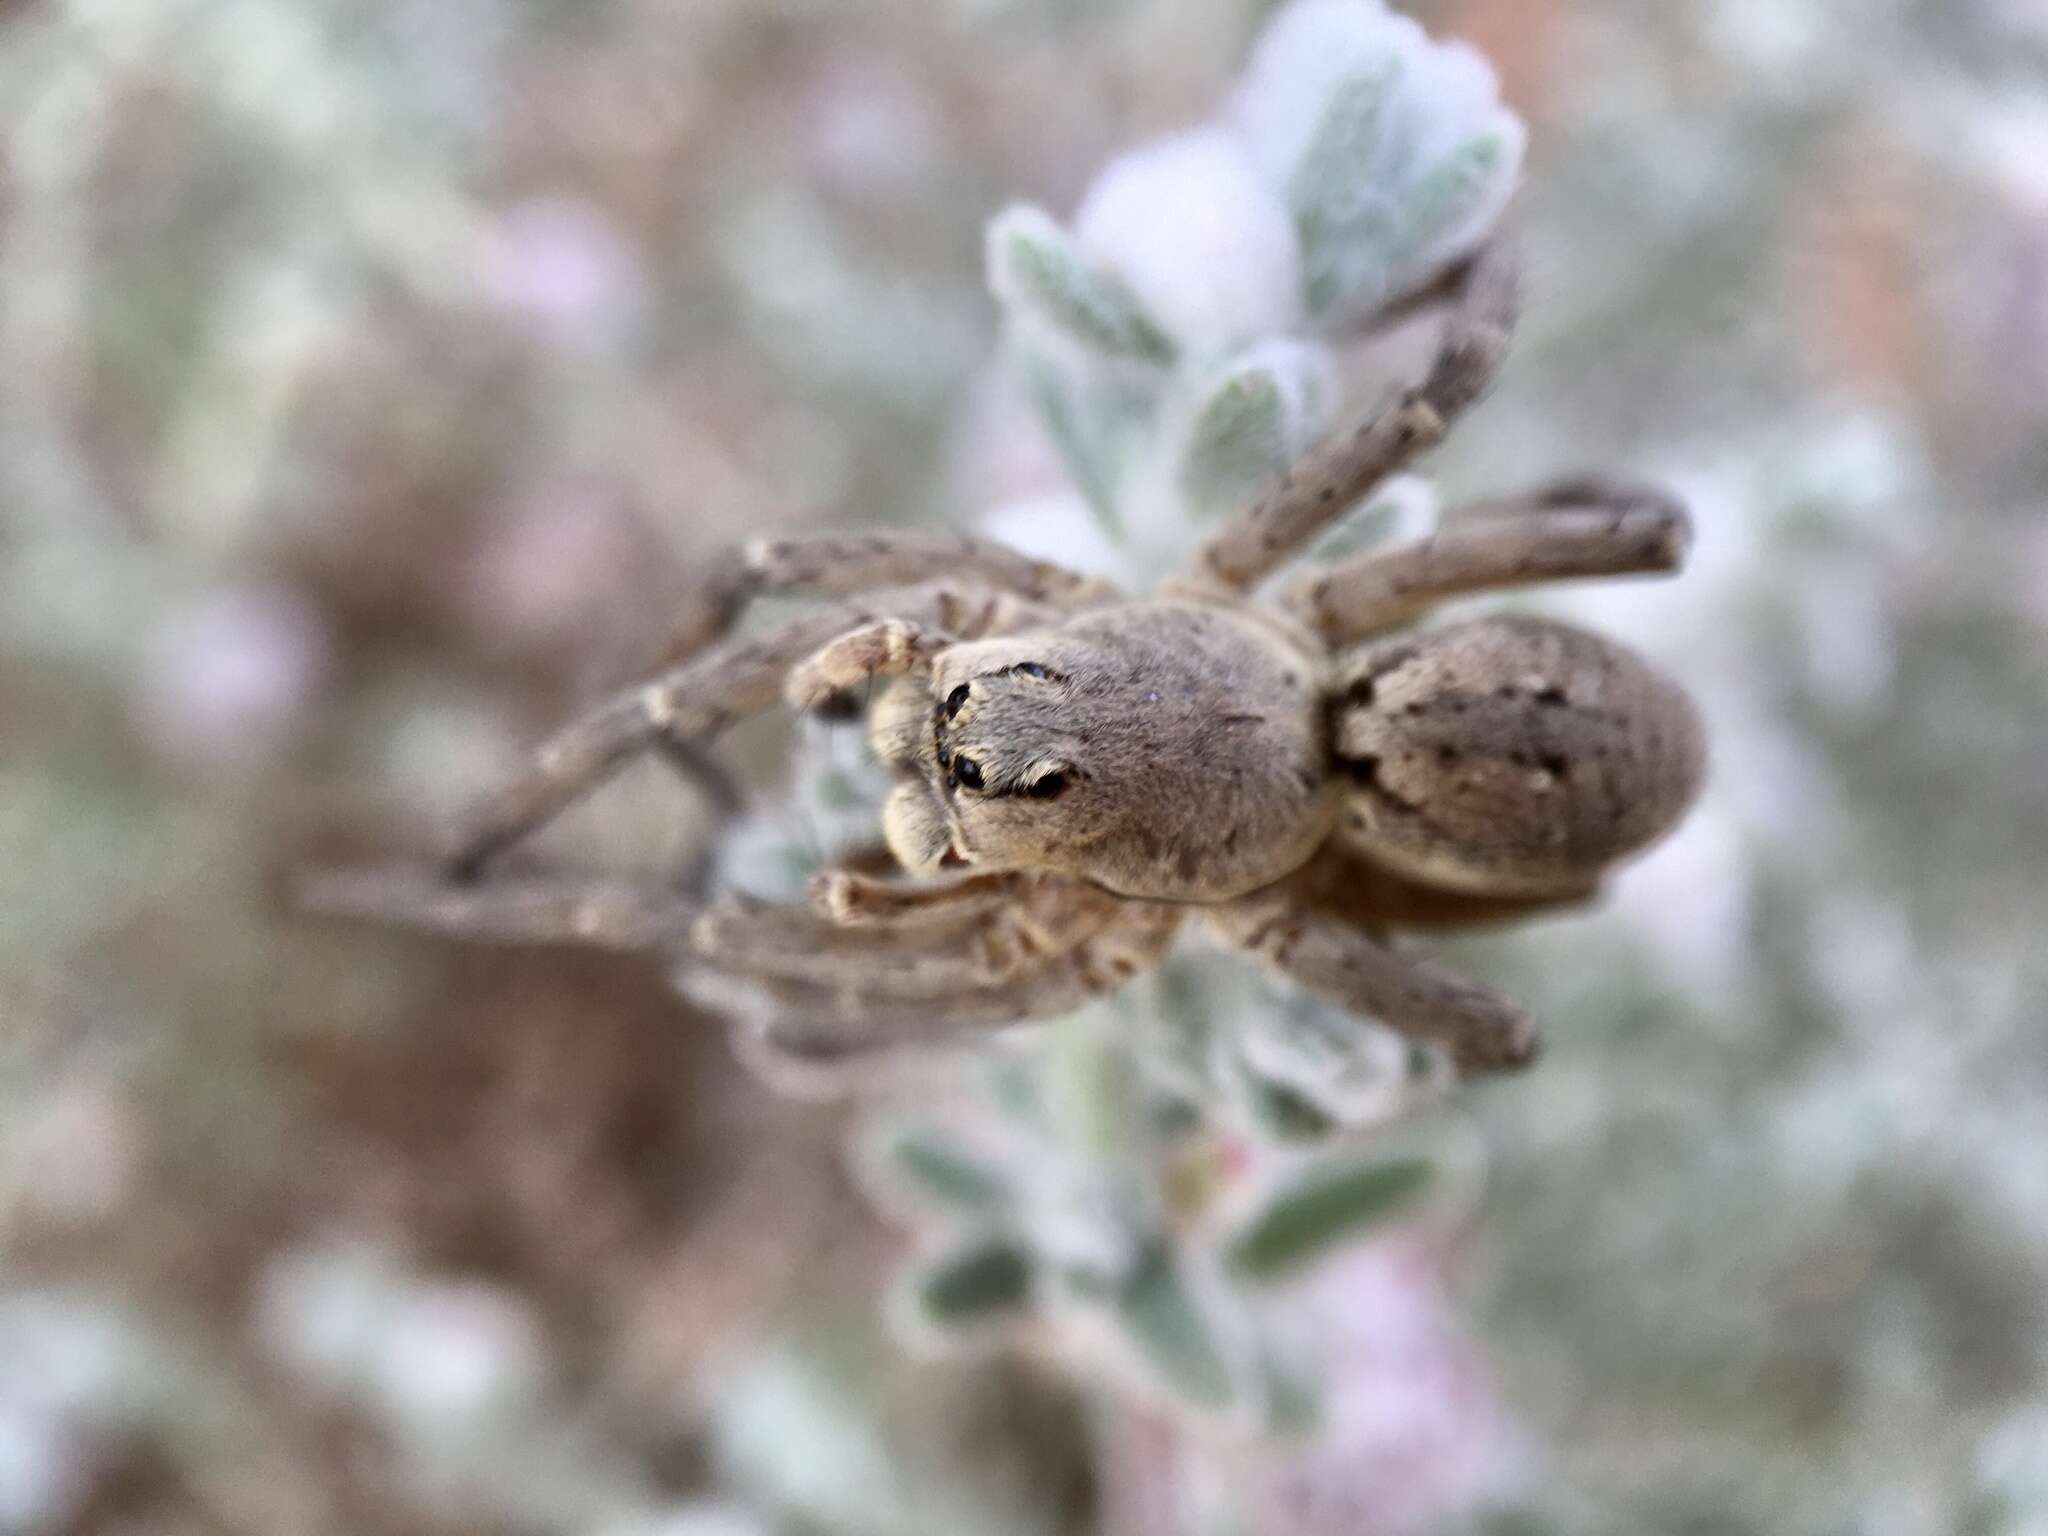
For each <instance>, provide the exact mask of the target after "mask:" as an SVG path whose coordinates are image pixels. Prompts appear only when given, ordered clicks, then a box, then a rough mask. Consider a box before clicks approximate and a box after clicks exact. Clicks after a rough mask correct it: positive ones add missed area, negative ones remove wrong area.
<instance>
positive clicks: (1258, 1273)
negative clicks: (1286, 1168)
mask: <svg viewBox="0 0 2048 1536" xmlns="http://www.w3.org/2000/svg"><path fill="white" fill-rule="evenodd" d="M1434 1177H1435V1168H1434V1166H1433V1165H1432V1164H1431V1163H1430V1162H1428V1161H1427V1160H1426V1159H1424V1158H1419V1157H1408V1158H1396V1159H1391V1160H1384V1161H1376V1162H1370V1163H1362V1164H1352V1165H1350V1166H1347V1167H1340V1168H1323V1169H1319V1170H1318V1171H1316V1172H1314V1173H1311V1174H1309V1175H1307V1176H1305V1177H1304V1178H1302V1179H1300V1180H1299V1181H1297V1182H1296V1183H1294V1184H1292V1185H1290V1186H1288V1187H1287V1188H1285V1189H1283V1190H1281V1191H1280V1192H1279V1193H1278V1194H1277V1195H1275V1196H1274V1197H1273V1199H1271V1200H1269V1201H1268V1202H1267V1204H1266V1206H1265V1209H1264V1210H1262V1211H1261V1212H1260V1213H1259V1214H1258V1216H1257V1217H1256V1218H1254V1219H1253V1220H1252V1221H1251V1223H1250V1224H1249V1225H1247V1226H1246V1227H1245V1228H1244V1230H1243V1231H1241V1232H1240V1233H1238V1235H1237V1237H1236V1238H1235V1240H1234V1241H1233V1242H1232V1243H1231V1245H1230V1252H1229V1259H1230V1267H1231V1269H1232V1271H1233V1272H1235V1273H1236V1274H1238V1275H1239V1276H1241V1277H1243V1278H1244V1279H1246V1280H1252V1281H1272V1280H1279V1279H1283V1278H1285V1277H1287V1276H1288V1275H1291V1274H1293V1273H1295V1272H1296V1271H1298V1270H1300V1269H1303V1268H1305V1267H1306V1266H1308V1265H1310V1264H1312V1263H1314V1262H1315V1261H1316V1260H1318V1259H1321V1258H1324V1257H1326V1256H1327V1255H1329V1254H1330V1253H1332V1252H1333V1251H1334V1250H1336V1249H1337V1248H1339V1247H1341V1246H1342V1245H1344V1244H1345V1243H1348V1242H1351V1241H1353V1240H1354V1239H1356V1238H1357V1237H1358V1236H1359V1235H1360V1234H1361V1233H1364V1232H1366V1231H1369V1230H1371V1229H1372V1228H1373V1227H1376V1226H1379V1225H1381V1224H1383V1223H1385V1222H1388V1221H1391V1220H1393V1219H1394V1218H1395V1217H1397V1216H1400V1215H1402V1214H1403V1213H1405V1212H1406V1211H1408V1210H1410V1209H1411V1208H1412V1207H1413V1206H1414V1205H1415V1203H1416V1202H1417V1201H1418V1200H1419V1199H1420V1197H1421V1195H1422V1193H1423V1191H1424V1190H1426V1189H1427V1188H1428V1187H1429V1185H1430V1183H1431V1181H1432V1180H1433V1178H1434Z"/></svg>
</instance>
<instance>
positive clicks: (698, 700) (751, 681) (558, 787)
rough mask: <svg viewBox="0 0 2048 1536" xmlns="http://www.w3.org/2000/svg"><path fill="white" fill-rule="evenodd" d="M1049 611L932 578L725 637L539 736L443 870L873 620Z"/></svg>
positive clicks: (715, 723) (979, 619)
mask: <svg viewBox="0 0 2048 1536" xmlns="http://www.w3.org/2000/svg"><path fill="white" fill-rule="evenodd" d="M1046 611H1047V610H1043V609H1037V608H1034V607H1033V606H1032V605H1031V604H1029V603H1027V602H1026V601H1025V600H1024V599H1021V598H1012V597H1008V596H1005V595H1003V594H993V593H988V592H984V591H981V590H978V589H976V588H973V587H968V586H961V585H958V584H955V583H950V582H945V583H942V582H934V583H930V584H928V585H925V586H922V587H911V588H907V589H904V590H902V591H898V592H891V593H882V594H878V595H876V596H875V597H874V598H873V599H871V600H869V601H867V602H847V603H839V604H834V605H832V606H830V607H826V608H821V609H819V610H817V611H815V612H812V613H806V614H803V615H800V616H799V617H797V618H794V619H792V620H790V621H789V622H788V623H786V624H784V625H783V626H782V627H781V628H779V629H775V630H771V631H770V632H769V633H767V634H765V635H762V636H760V637H759V638H739V639H734V640H728V641H725V642H724V643H722V644H720V645H717V646H714V647H713V648H712V649H710V650H708V651H705V652H703V653H702V654H701V655H699V656H697V657H696V658H695V659H694V660H692V661H689V662H686V663H684V664H683V665H682V666H680V667H677V668H675V669H674V670H672V671H670V672H669V673H667V674H666V675H665V676H662V677H660V678H656V679H654V680H653V681H651V682H646V683H642V684H640V685H638V686H636V687H632V688H628V689H626V690H625V691H623V692H621V693H619V694H616V695H614V696H613V697H612V698H611V699H609V700H607V701H606V702H604V703H602V704H600V705H598V706H597V708H595V709H593V710H591V711H590V712H589V713H588V714H586V715H584V716H583V717H582V718H581V719H579V720H576V721H574V722H572V723H571V724H570V725H569V726H567V727H566V728H565V729H563V730H562V731H560V732H559V733H557V734H556V735H555V736H554V737H553V738H552V739H551V740H549V741H548V742H546V743H545V744H543V745H542V747H541V748H540V750H539V751H538V752H537V753H535V755H534V758H533V761H532V763H531V765H530V766H529V767H528V769H527V771H526V772H525V773H523V774H521V775H520V776H519V777H517V778H515V779H513V780H512V781H511V782H510V783H509V784H507V785H505V786H504V787H503V788H502V789H500V790H499V791H497V792H496V793H495V794H493V795H492V796H490V797H489V798H488V799H486V800H485V801H484V802H483V804H482V805H480V806H479V807H478V808H477V810H476V811H475V813H474V814H473V815H472V816H471V818H470V820H469V822H468V824H467V825H466V826H465V827H464V828H463V829H462V830H461V832H460V833H459V835H458V836H457V838H456V840H455V845H454V847H453V849H452V850H451V852H450V854H449V856H448V859H447V863H446V869H447V871H448V873H449V875H450V876H451V877H453V878H455V879H467V878H472V877H474V876H475V875H477V874H478V873H480V872H481V871H482V870H483V869H484V867H485V866H486V865H487V864H489V863H490V861H491V860H492V859H494V858H496V857H497V856H498V855H499V854H500V853H502V852H504V851H505V850H506V849H507V848H509V847H511V846H512V845H513V844H514V843H517V842H519V841H521V840H522V839H524V838H526V837H528V836H530V835H531V834H532V833H534V832H536V831H538V830H539V829H540V828H541V827H542V826H544V825H546V824H547V823H548V822H549V821H551V820H552V819H553V818H554V817H555V816H557V815H559V814H560V813H561V812H562V811H563V810H564V809H566V808H567V807H568V806H569V805H570V804H571V803H572V802H574V801H575V800H577V799H579V798H580V797H582V796H583V795H584V794H586V793H588V792H589V791H590V790H592V789H594V788H596V787H597V785H599V784H600V783H602V782H603V781H604V780H605V779H607V778H609V777H610V776H611V775H612V774H613V773H615V772H616V771H617V770H618V769H619V768H621V767H622V766H624V764H625V763H626V762H627V761H628V760H630V759H631V758H633V757H635V756H636V755H638V754H639V753H641V752H644V751H646V750H648V749H649V748H650V747H652V746H654V745H656V744H658V743H660V742H663V741H669V742H681V743H697V742H702V741H704V740H706V739H707V738H709V737H712V736H715V735H717V734H718V733H719V732H720V731H722V730H724V729H725V728H726V727H727V726H728V725H731V724H732V723H733V722H735V721H737V720H739V719H742V718H743V717H745V716H747V715H751V714H758V713H759V712H760V711H762V710H764V709H767V708H770V707H771V706H772V705H774V703H775V702H776V700H777V699H778V698H779V697H780V695H781V693H782V691H783V685H784V680H785V679H786V678H787V677H788V676H789V673H790V670H791V668H793V667H795V666H797V665H798V663H800V662H803V661H805V660H806V658H809V657H811V656H812V655H813V654H814V653H816V652H818V651H819V649H820V648H821V647H824V646H827V645H828V644H829V643H830V642H832V641H833V640H835V639H836V638H838V637H840V636H844V635H847V634H848V633H849V632H851V633H855V634H858V633H863V632H865V626H870V625H876V624H877V623H878V621H879V622H880V624H881V625H883V626H884V627H889V626H893V627H894V628H895V629H896V630H900V631H903V632H906V633H918V634H925V633H931V634H940V633H944V634H948V635H957V636H960V637H970V636H974V635H979V634H985V633H988V632H989V631H990V628H991V626H994V625H997V624H1000V623H1003V622H1010V621H1016V620H1017V619H1019V618H1020V617H1022V616H1026V615H1035V614H1039V613H1044V612H1046ZM884 659H886V658H884Z"/></svg>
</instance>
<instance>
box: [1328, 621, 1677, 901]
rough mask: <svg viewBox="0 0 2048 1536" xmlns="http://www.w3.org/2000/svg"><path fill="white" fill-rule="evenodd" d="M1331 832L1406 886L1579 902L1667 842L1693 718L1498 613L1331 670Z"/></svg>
mask: <svg viewBox="0 0 2048 1536" xmlns="http://www.w3.org/2000/svg"><path fill="white" fill-rule="evenodd" d="M1333 706H1334V711H1335V713H1334V718H1333V721H1332V733H1331V734H1332V740H1333V742H1334V746H1335V751H1336V755H1337V766H1338V769H1339V771H1340V772H1341V773H1342V775H1343V776H1344V777H1345V778H1347V779H1348V780H1349V781H1350V783H1351V785H1352V793H1351V796H1350V800H1349V803H1348V804H1347V806H1346V807H1345V813H1344V819H1343V824H1342V833H1341V835H1342V836H1344V838H1345V839H1346V840H1347V841H1349V842H1351V843H1352V844H1354V845H1355V846H1358V847H1360V848H1361V849H1364V850H1365V851H1367V852H1369V853H1370V854H1371V855H1372V856H1373V857H1374V858H1375V859H1378V860H1379V861H1381V862H1383V863H1385V864H1388V865H1390V866H1391V867H1393V868H1395V869H1398V870H1400V871H1402V872H1404V873H1406V874H1409V875H1412V876H1414V877H1416V878H1418V879H1423V880H1428V881H1430V882H1432V883H1436V884H1440V885H1444V886H1447V887H1451V888H1455V889H1461V890H1472V891H1485V892H1489V893H1495V894H1511V893H1521V894H1530V895H1542V894H1551V893H1558V894H1563V893H1568V892H1572V891H1579V890H1585V889H1587V888H1589V887H1591V886H1592V885H1593V884H1595V883H1596V882H1597V881H1598V879H1599V877H1600V875H1601V874H1602V872H1603V871H1605V870H1606V869H1607V867H1608V866H1610V865H1611V864H1613V863H1614V862H1615V861H1617V860H1619V859H1622V858H1625V857H1626V856H1627V855H1629V854H1631V853H1634V852H1635V851H1636V850H1638V849H1640V848H1642V847H1644V846H1645V845H1646V844H1648V843H1650V842H1652V841H1654V840H1655V839H1656V838H1657V837H1658V836H1659V835H1661V834H1662V833H1663V832H1665V831H1666V830H1668V829H1669V828H1670V827H1671V826H1672V825H1673V823H1675V822H1676V821H1677V820H1678V818H1679V817H1680V815H1682V814H1683V813H1684V811H1685V808H1686V806H1687V805H1688V804H1689V803H1690V802H1691V800H1692V798H1693V796H1694V795H1695V794H1696V793H1697V792H1698V790H1699V786H1700V783H1701V780H1702V778H1703V776H1704V773H1705V766H1706V737H1705V732H1704V731H1703V729H1702V727H1701V724H1700V720H1699V716H1698V714H1697V713H1696V712H1695V711H1694V709H1693V706H1692V704H1691V702H1690V701H1689V700H1688V699H1687V698H1686V696H1685V694H1684V693H1683V692H1681V691H1680V690H1679V689H1678V687H1677V686H1676V685H1675V684H1673V683H1671V682H1670V681H1669V680H1667V679H1666V678H1665V677H1664V676H1663V675H1662V674H1660V673H1659V672H1657V671H1656V670H1655V669H1654V668H1653V667H1651V666H1650V665H1649V663H1647V662H1645V661H1644V660H1643V659H1642V658H1641V657H1639V656H1637V655H1636V654H1635V653H1634V652H1632V651H1630V650H1628V649H1627V648H1626V647H1623V646H1620V645H1617V644H1615V643H1614V642H1613V641H1611V640H1608V639H1604V638H1603V637H1601V636H1599V635H1595V634H1590V633H1588V632H1587V631H1585V630H1582V629H1574V628H1572V627H1571V626H1569V625H1566V624H1559V623H1555V622H1553V621H1551V620H1548V619H1539V618H1532V617H1527V616H1501V617H1493V618H1484V619H1477V620H1473V621H1471V622H1468V623H1463V624H1456V625H1451V626H1448V627H1445V628H1442V629H1436V630H1425V631H1423V632H1421V633H1415V634H1407V635H1403V636H1400V637H1398V638H1394V639H1389V640H1386V641H1383V642H1380V643H1378V644H1376V645H1372V646H1368V647H1365V648H1363V649H1361V650H1359V651H1356V652H1353V653H1352V654H1351V655H1349V656H1347V657H1346V658H1345V659H1344V661H1343V662H1342V663H1341V665H1340V669H1339V672H1338V676H1337V687H1336V692H1335V696H1334V699H1333Z"/></svg>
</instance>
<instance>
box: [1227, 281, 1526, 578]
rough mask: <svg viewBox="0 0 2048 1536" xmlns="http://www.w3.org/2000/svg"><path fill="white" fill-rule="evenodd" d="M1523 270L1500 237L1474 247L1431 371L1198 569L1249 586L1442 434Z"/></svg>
mask: <svg viewBox="0 0 2048 1536" xmlns="http://www.w3.org/2000/svg"><path fill="white" fill-rule="evenodd" d="M1516 304H1517V275H1516V270H1515V263H1514V259H1513V257H1512V256H1511V255H1510V254H1509V252H1508V249H1507V247H1506V246H1505V245H1504V244H1502V243H1499V242H1496V243H1495V244H1494V245H1492V246H1490V247H1488V248H1487V249H1486V250H1484V251H1482V252H1481V253H1480V254H1479V255H1478V256H1477V257H1475V258H1474V259H1473V261H1472V263H1471V265H1470V266H1469V267H1468V268H1467V269H1466V270H1465V273H1464V276H1463V282H1462V287H1461V289H1460V291H1459V293H1458V297H1457V300H1456V302H1455V304H1454V306H1453V308H1452V310H1451V314H1450V317H1449V319H1448V320H1447V321H1446V322H1445V327H1444V334H1443V340H1442V342H1441V343H1440V344H1439V345H1438V348H1437V354H1436V359H1435V361H1434V362H1433V363H1432V364H1431V365H1430V370H1429V373H1428V375H1427V376H1426V377H1425V378H1424V379H1423V381H1422V382H1421V383H1420V384H1418V385H1416V386H1415V387H1414V388H1412V389H1409V390H1406V391H1405V392H1403V393H1402V394H1401V395H1400V396H1399V397H1398V398H1397V399H1396V400H1395V401H1394V402H1393V403H1392V404H1391V405H1390V406H1388V407H1387V408H1386V409H1385V410H1383V411H1381V412H1380V413H1379V414H1377V415H1375V416H1372V417H1370V418H1368V419H1367V420H1366V421H1364V422H1362V423H1360V424H1358V425H1357V426H1354V427H1352V428H1350V429H1348V430H1346V431H1343V432H1340V433H1338V434H1337V435H1335V436H1333V437H1332V438H1331V439H1330V440H1329V441H1327V442H1325V443H1324V444H1323V445H1322V446H1320V447H1318V448H1316V449H1315V450H1313V451H1312V452H1311V453H1309V454H1308V455H1307V456H1306V457H1305V458H1304V459H1302V461H1301V462H1300V463H1298V464H1296V465H1295V466H1294V467H1293V468H1292V469H1290V470H1289V471H1288V472H1287V473H1286V474H1285V475H1284V476H1282V477H1281V480H1280V483H1279V484H1278V485H1276V486H1274V487H1273V489H1272V490H1270V491H1268V492H1267V493H1266V494H1265V495H1264V496H1262V497H1260V498H1259V500H1258V501H1257V502H1255V503H1253V505H1252V507H1251V509H1250V510H1249V511H1247V512H1246V513H1245V514H1244V516H1243V517H1241V518H1239V519H1238V520H1237V521H1236V522H1235V523H1233V524H1231V525H1230V526H1229V527H1228V528H1226V529H1224V530H1223V531H1222V532H1221V533H1219V534H1217V535H1216V537H1215V538H1213V539H1211V540H1210V541H1209V542H1208V543H1206V544H1204V545H1203V546H1202V548H1201V550H1200V552H1199V553H1198V554H1197V555H1196V557H1195V561H1194V564H1193V567H1192V568H1191V570H1190V573H1189V575H1190V578H1191V579H1192V580H1193V581H1194V582H1196V583H1197V584H1198V585H1207V586H1209V587H1212V588H1213V587H1217V586H1220V587H1222V588H1223V589H1224V590H1226V591H1230V592H1249V591H1251V590H1252V588H1254V587H1256V586H1257V585H1258V584H1259V583H1260V582H1261V581H1263V580H1265V578H1266V577H1268V576H1270V575H1271V574H1272V573H1273V572H1274V571H1276V570H1278V569H1279V568H1280V566H1281V565H1282V564H1284V563H1285V562H1286V561H1288V560H1289V559H1291V558H1292V557H1293V556H1294V555H1296V554H1297V553H1299V552H1300V551H1301V550H1302V549H1303V548H1304V547H1306V546H1307V544H1308V542H1309V541H1310V540H1311V539H1313V538H1314V537H1315V536H1316V535H1317V534H1319V533H1321V532H1322V531H1323V530H1324V529H1325V528H1327V527H1328V526H1329V525H1330V524H1331V523H1332V522H1334V521H1336V519H1338V518H1339V517H1342V516H1343V515H1344V514H1345V513H1346V512H1348V511H1350V510H1351V508H1352V507H1354V506H1356V505H1357V503H1358V501H1359V498H1361V497H1362V496H1364V495H1365V494H1366V493H1367V492H1368V491H1370V490H1371V489H1372V488H1373V487H1374V486H1375V485H1377V484H1379V483H1380V482H1381V481H1382V480H1384V479H1386V478H1387V476H1389V475H1392V474H1395V473H1398V472H1399V471H1400V470H1402V469H1404V468H1406V467H1407V466H1408V465H1409V464H1410V463H1411V462H1413V461H1414V460H1415V459H1416V458H1417V457H1418V456H1420V455H1421V454H1423V453H1425V452H1427V451H1428V450H1429V449H1431V448H1433V447H1435V446H1436V445H1437V443H1438V442H1440V441H1442V439H1443V436H1444V434H1445V432H1447V431H1448V430H1449V429H1450V424H1451V422H1452V421H1453V420H1455V419H1456V418H1457V417H1458V416H1460V415H1462V414H1463V413H1464V412H1465V411H1466V410H1467V409H1469V408H1470V407H1471V405H1472V404H1473V402H1474V401H1476V400H1477V399H1478V398H1479V397H1480V395H1481V394H1483V393H1484V392H1485V390H1486V387H1487V386H1488V385H1489V384H1490V383H1492V381H1493V376H1494V374H1495V373H1496V372H1497V371H1498V370H1499V368H1500V364H1501V361H1502V359H1503V358H1504V357H1505V356H1506V355H1507V347H1508V337H1509V334H1510V333H1511V332H1512V330H1513V329H1514V323H1515V313H1516Z"/></svg>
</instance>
